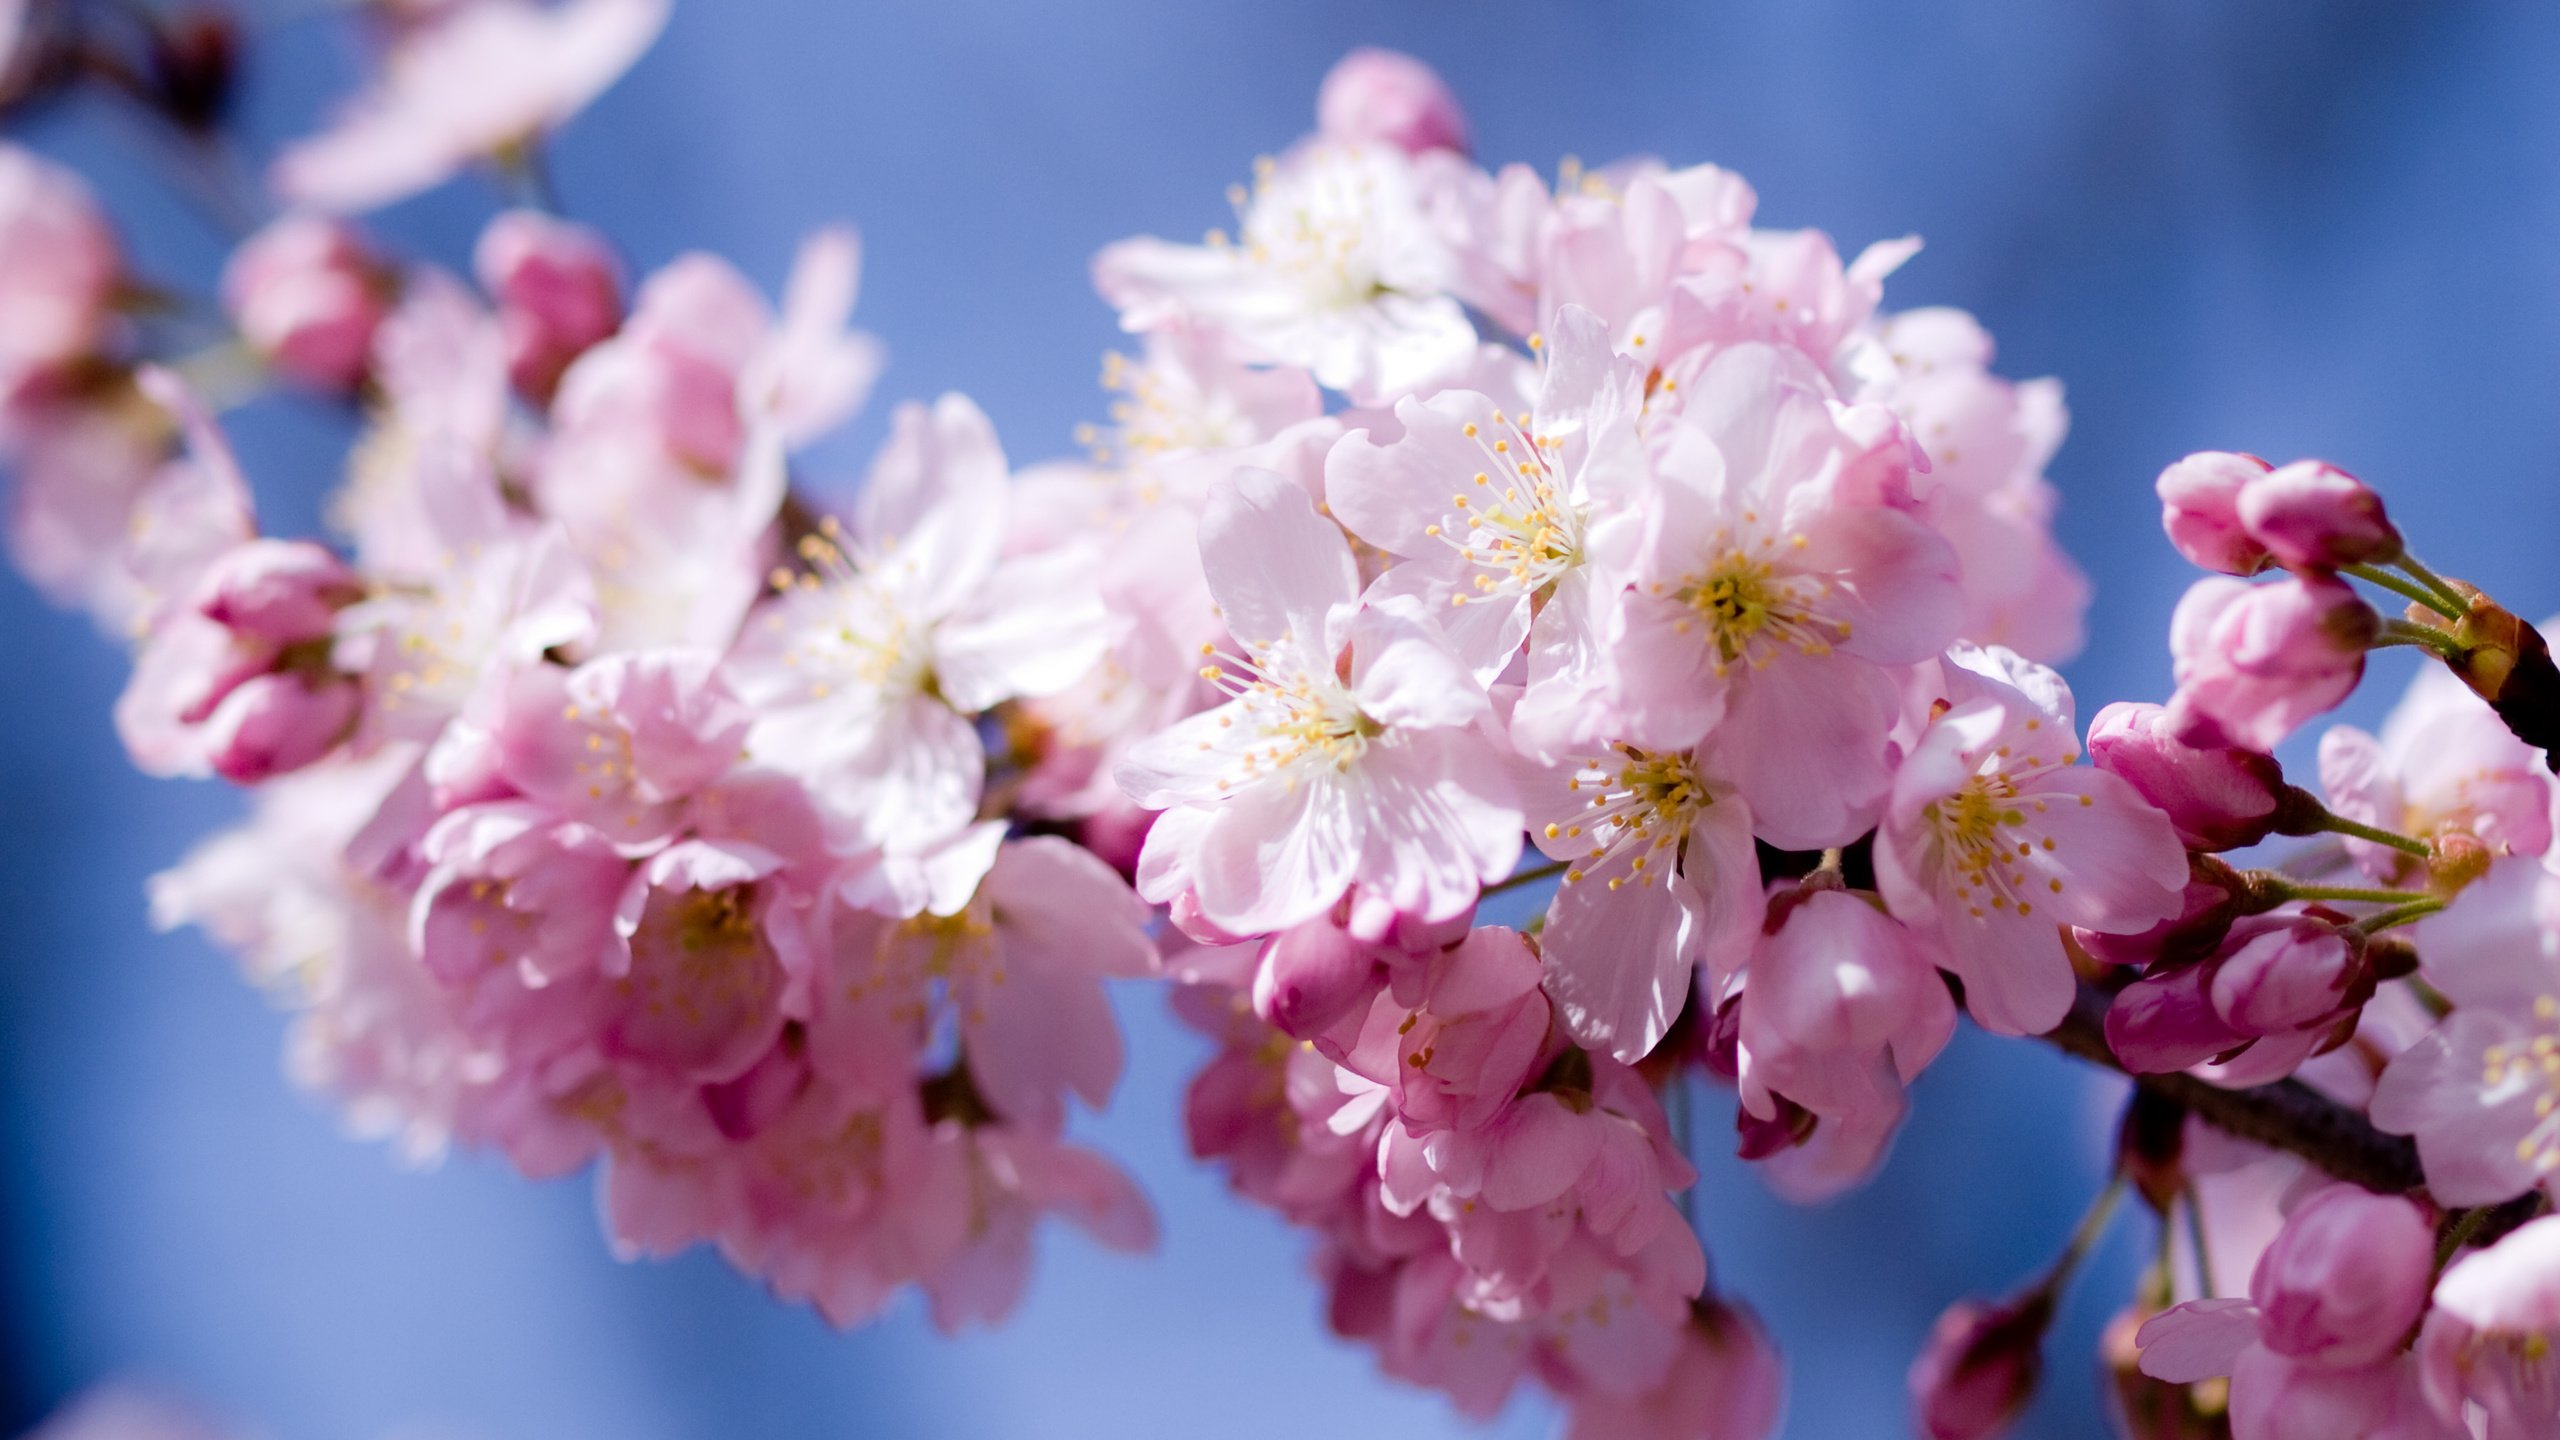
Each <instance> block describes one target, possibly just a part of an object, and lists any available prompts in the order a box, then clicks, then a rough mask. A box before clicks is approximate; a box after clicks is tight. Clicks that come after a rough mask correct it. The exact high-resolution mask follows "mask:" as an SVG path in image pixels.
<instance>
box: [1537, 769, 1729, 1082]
mask: <svg viewBox="0 0 2560 1440" xmlns="http://www.w3.org/2000/svg"><path fill="white" fill-rule="evenodd" d="M1522 788H1523V796H1524V799H1525V801H1526V803H1527V806H1528V810H1529V823H1530V824H1531V826H1532V827H1534V829H1533V835H1534V838H1535V842H1536V844H1537V846H1538V848H1539V849H1540V850H1542V851H1544V852H1546V854H1548V855H1549V856H1551V857H1553V858H1554V859H1557V860H1561V861H1564V862H1566V865H1567V869H1566V870H1565V876H1564V881H1563V883H1562V884H1561V885H1559V886H1558V887H1557V889H1556V893H1555V898H1554V899H1553V900H1552V901H1550V902H1549V903H1548V906H1547V925H1546V929H1545V930H1543V931H1541V932H1540V934H1539V937H1538V940H1539V945H1540V946H1541V948H1542V949H1543V950H1544V951H1545V953H1546V965H1547V993H1548V995H1549V996H1551V997H1552V998H1553V999H1554V1000H1555V1002H1556V1008H1557V1011H1558V1012H1559V1013H1560V1014H1561V1015H1562V1016H1563V1018H1564V1022H1565V1027H1566V1028H1567V1029H1568V1030H1570V1031H1572V1032H1573V1035H1574V1038H1575V1039H1577V1040H1579V1041H1581V1042H1582V1043H1583V1044H1585V1045H1588V1046H1591V1047H1593V1048H1595V1049H1597V1048H1606V1049H1608V1050H1609V1051H1610V1053H1612V1054H1614V1055H1616V1056H1617V1057H1618V1058H1619V1059H1620V1060H1624V1061H1626V1062H1628V1063H1630V1064H1632V1063H1634V1062H1635V1061H1637V1060H1640V1059H1642V1058H1644V1056H1646V1055H1647V1054H1649V1053H1651V1052H1652V1050H1653V1048H1654V1046H1656V1045H1658V1044H1660V1043H1661V1042H1662V1037H1663V1036H1664V1035H1665V1034H1666V1033H1668V1032H1669V1030H1670V1028H1671V1022H1672V1021H1674V1020H1676V1019H1678V1018H1679V1016H1680V1010H1681V1007H1682V1006H1683V1005H1684V1004H1685V1003H1687V1000H1688V996H1689V992H1690V990H1691V989H1692V988H1693V986H1692V984H1691V977H1692V976H1693V975H1697V976H1699V977H1700V986H1701V987H1703V989H1704V992H1705V994H1706V997H1707V1002H1708V1003H1709V1004H1715V1003H1718V1002H1720V1001H1721V1000H1722V999H1723V997H1724V995H1725V993H1726V991H1727V990H1728V988H1729V985H1730V982H1731V980H1732V978H1733V975H1734V972H1735V971H1737V970H1738V969H1740V968H1741V966H1742V963H1743V962H1744V960H1745V959H1747V958H1748V957H1749V955H1750V952H1751V945H1752V932H1753V931H1754V930H1756V929H1757V928H1758V927H1759V922H1760V919H1761V916H1762V914H1763V909H1764V907H1763V904H1762V896H1761V891H1760V862H1759V857H1758V855H1757V854H1756V853H1755V852H1754V850H1753V848H1752V844H1751V811H1750V809H1749V808H1748V807H1747V806H1746V805H1745V804H1744V803H1743V800H1742V797H1741V796H1739V795H1737V794H1735V793H1734V792H1733V788H1732V787H1731V786H1729V785H1727V784H1726V783H1724V782H1723V781H1721V780H1713V779H1710V778H1708V777H1707V775H1706V774H1705V773H1704V772H1703V771H1702V770H1701V768H1700V765H1699V762H1698V761H1697V759H1696V758H1695V757H1694V756H1690V755H1685V754H1678V753H1673V754H1655V753H1653V752H1651V751H1646V750H1638V749H1636V748H1635V747H1634V746H1620V747H1618V748H1616V749H1614V750H1611V751H1608V752H1606V753H1603V754H1599V755H1594V756H1591V757H1589V758H1588V759H1577V760H1571V761H1568V762H1566V763H1565V764H1564V765H1562V766H1559V767H1556V768H1555V769H1552V770H1548V771H1545V772H1544V773H1542V774H1539V775H1536V776H1535V777H1534V778H1530V779H1527V780H1524V782H1523V787H1522Z"/></svg>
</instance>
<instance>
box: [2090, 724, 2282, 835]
mask: <svg viewBox="0 0 2560 1440" xmlns="http://www.w3.org/2000/svg"><path fill="white" fill-rule="evenodd" d="M2089 762H2090V763H2091V764H2093V765H2095V766H2097V767H2098V768H2099V769H2101V770H2104V771H2106V772H2107V773H2108V774H2110V775H2114V776H2117V777H2119V778H2121V779H2123V780H2124V781H2125V782H2126V783H2127V784H2129V785H2131V786H2132V787H2133V788H2134V789H2135V791H2137V792H2138V793H2140V794H2141V796H2142V798H2143V799H2145V800H2147V801H2149V802H2151V803H2152V804H2153V805H2154V806H2157V807H2158V808H2159V809H2160V810H2161V811H2162V812H2163V813H2165V814H2167V815H2168V817H2169V823H2170V824H2171V825H2174V826H2176V827H2177V831H2178V838H2179V839H2180V840H2182V841H2184V842H2185V843H2186V844H2187V846H2188V847H2189V848H2191V849H2196V850H2238V849H2241V848H2242V847H2244V846H2249V845H2255V844H2257V843H2258V842H2259V841H2261V840H2264V839H2265V838H2267V836H2269V835H2271V834H2273V833H2274V832H2275V827H2276V825H2277V823H2278V822H2279V820H2280V818H2281V817H2280V816H2279V814H2278V811H2279V809H2280V808H2281V807H2282V806H2283V804H2284V803H2285V797H2286V793H2287V790H2288V788H2289V787H2287V786H2286V785H2285V783H2284V767H2282V766H2280V765H2278V764H2277V763H2276V762H2275V757H2273V756H2271V755H2266V754H2262V753H2260V752H2258V751H2255V750H2243V749H2237V748H2234V747H2230V746H2217V747H2214V748H2211V749H2198V748H2197V747H2195V746H2193V745H2188V744H2185V743H2183V742H2181V741H2180V740H2179V739H2178V738H2177V737H2176V736H2175V735H2173V734H2172V733H2170V722H2169V712H2168V710H2167V708H2166V707H2163V706H2159V705H2149V704H2141V703H2137V702H2130V701H2123V700H2119V701H2117V702H2116V703H2114V704H2112V705H2109V706H2108V707H2107V708H2105V709H2104V710H2101V711H2099V712H2098V715H2097V718H2096V719H2094V720H2092V721H2090V722H2089Z"/></svg>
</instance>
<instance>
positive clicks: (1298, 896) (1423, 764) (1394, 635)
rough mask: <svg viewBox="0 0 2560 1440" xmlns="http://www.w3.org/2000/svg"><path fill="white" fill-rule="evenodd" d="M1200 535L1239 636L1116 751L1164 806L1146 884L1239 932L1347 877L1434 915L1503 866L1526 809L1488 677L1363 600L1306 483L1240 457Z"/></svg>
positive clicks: (1267, 924) (1153, 892)
mask: <svg viewBox="0 0 2560 1440" xmlns="http://www.w3.org/2000/svg"><path fill="white" fill-rule="evenodd" d="M1200 549H1201V554H1202V557H1203V559H1204V561H1205V562H1206V563H1207V565H1208V570H1209V577H1210V586H1211V588H1212V589H1213V590H1214V591H1215V593H1216V595H1217V597H1218V603H1219V606H1220V608H1221V610H1222V611H1223V612H1224V614H1225V617H1226V623H1227V625H1228V628H1229V629H1230V631H1231V632H1233V634H1234V635H1235V638H1236V640H1237V641H1238V643H1239V644H1240V645H1241V646H1242V648H1243V650H1244V654H1243V655H1241V656H1235V657H1229V658H1228V659H1227V660H1226V661H1224V662H1223V663H1221V664H1218V665H1212V666H1210V667H1208V670H1209V671H1210V672H1212V675H1211V678H1213V679H1219V680H1221V681H1222V682H1223V683H1224V684H1225V686H1226V688H1227V689H1228V690H1229V693H1231V694H1232V695H1233V696H1234V697H1235V698H1234V699H1232V700H1229V701H1228V702H1227V703H1226V704H1224V705H1221V706H1219V707H1217V708H1216V709H1214V710H1210V711H1207V712H1204V713H1203V714H1200V715H1197V716H1194V717H1192V718H1191V719H1188V720H1185V721H1183V722H1182V723H1181V724H1179V725H1177V726H1175V727H1174V728H1172V729H1171V730H1168V731H1166V732H1165V733H1164V734H1162V735H1161V736H1158V737H1157V738H1156V739H1154V740H1151V741H1149V742H1147V743H1146V744H1144V745H1141V746H1140V747H1138V748H1137V749H1135V750H1133V751H1131V752H1130V754H1129V755H1128V757H1127V758H1126V759H1124V760H1122V761H1121V763H1120V766H1119V770H1118V774H1119V779H1120V783H1121V785H1122V786H1123V787H1124V788H1126V789H1127V790H1128V792H1129V794H1130V797H1131V798H1132V799H1134V800H1136V801H1137V802H1138V803H1139V804H1141V805H1144V806H1147V807H1148V808H1150V809H1167V810H1168V812H1169V813H1167V814H1166V815H1165V816H1164V817H1162V818H1161V819H1159V820H1158V821H1157V822H1156V826H1155V828H1154V829H1153V830H1151V831H1150V832H1148V835H1147V846H1146V854H1145V858H1143V859H1142V860H1141V862H1140V891H1141V893H1143V894H1146V895H1147V896H1148V898H1150V899H1153V900H1157V901H1160V902H1161V901H1164V900H1170V899H1171V898H1172V897H1173V895H1174V894H1176V893H1178V892H1179V891H1181V890H1184V889H1190V890H1193V891H1194V892H1195V893H1196V894H1197V896H1198V900H1199V905H1200V910H1201V913H1202V914H1203V915H1204V916H1206V917H1207V918H1208V919H1209V920H1210V921H1212V922H1214V923H1215V924H1217V925H1219V926H1221V927H1223V928H1225V929H1227V930H1229V931H1231V932H1233V933H1237V934H1251V933H1258V932H1265V931H1271V930H1279V929H1285V928H1287V927H1288V926H1290V925H1294V924H1296V923H1298V922H1299V921H1302V920H1305V919H1308V918H1311V917H1313V916H1315V915H1318V914H1321V913H1322V912H1324V911H1325V910H1327V909H1329V908H1331V907H1332V905H1333V903H1334V902H1335V901H1336V900H1338V899H1340V898H1341V897H1342V895H1343V893H1344V891H1345V890H1347V889H1348V888H1349V887H1350V884H1351V882H1352V880H1353V879H1354V878H1355V876H1356V877H1357V878H1359V879H1360V880H1361V881H1362V883H1363V884H1365V885H1367V886H1368V887H1370V888H1371V889H1372V890H1374V891H1375V892H1376V893H1377V894H1378V895H1379V896H1380V897H1381V898H1382V899H1384V900H1385V901H1386V902H1387V903H1389V904H1391V905H1393V906H1394V907H1395V908H1396V909H1398V910H1401V911H1408V912H1411V913H1413V914H1415V915H1418V916H1420V917H1421V918H1422V919H1424V920H1442V919H1446V918H1448V917H1450V916H1452V915H1455V914H1457V913H1459V912H1460V911H1462V910H1463V909H1465V908H1466V907H1467V906H1469V905H1471V904H1473V903H1474V901H1475V897H1476V892H1477V890H1478V889H1479V888H1480V887H1481V886H1484V885H1486V884H1490V883H1492V882H1493V881H1495V880H1499V879H1501V878H1502V877H1503V876H1505V875H1507V874H1509V873H1510V870H1511V867H1512V864H1513V862H1514V861H1516V860H1517V859H1518V857H1519V853H1520V844H1521V834H1520V829H1521V820H1520V812H1519V810H1518V809H1517V808H1516V804H1515V802H1514V800H1513V798H1512V793H1511V785H1510V782H1509V777H1508V776H1507V775H1506V774H1505V773H1504V772H1503V769H1502V766H1501V763H1500V761H1499V759H1498V757H1497V755H1496V752H1495V751H1494V749H1493V747H1492V744H1491V742H1490V741H1488V740H1487V739H1486V738H1484V736H1483V734H1482V730H1481V727H1482V726H1484V725H1485V724H1486V722H1487V721H1489V719H1490V718H1491V711H1490V707H1489V705H1488V703H1487V702H1486V700H1485V697H1484V693H1483V691H1482V690H1481V689H1480V688H1479V687H1478V686H1477V685H1476V683H1475V682H1474V680H1473V679H1472V678H1471V677H1470V676H1469V675H1468V674H1467V672H1466V671H1465V670H1464V669H1463V668H1462V667H1461V666H1460V665H1459V663H1458V661H1457V660H1456V659H1455V657H1453V656H1451V655H1450V654H1449V652H1448V651H1447V650H1446V649H1444V648H1443V647H1442V644H1441V641H1440V638H1439V635H1438V633H1437V632H1436V631H1434V630H1433V629H1431V628H1430V627H1429V626H1428V625H1427V624H1426V623H1425V622H1424V621H1422V620H1421V619H1419V618H1417V617H1416V616H1415V615H1413V614H1411V613H1409V612H1406V611H1402V610H1390V609H1383V608H1369V609H1363V608H1361V607H1360V606H1359V605H1358V598H1359V577H1358V573H1357V571H1356V570H1355V568H1354V566H1353V562H1352V557H1351V547H1350V545H1349V544H1348V543H1347V542H1346V541H1345V540H1344V539H1343V538H1342V533H1341V531H1340V530H1339V529H1337V528H1336V527H1335V526H1334V524H1333V522H1331V521H1329V520H1326V519H1325V518H1323V517H1322V516H1320V515H1318V514H1317V513H1316V510H1315V505H1314V502H1313V501H1311V500H1310V499H1309V498H1308V496H1307V494H1306V492H1305V491H1304V490H1301V489H1299V488H1297V487H1296V486H1294V485H1291V484H1290V483H1288V482H1287V481H1285V480H1283V479H1281V478H1280V477H1278V476H1276V475H1273V474H1271V473H1269V472H1267V471H1251V470H1248V471H1243V472H1240V473H1239V474H1238V475H1237V477H1236V478H1235V479H1234V480H1233V481H1231V482H1230V483H1229V484H1227V485H1226V486H1223V487H1221V488H1220V490H1219V491H1218V492H1217V493H1216V494H1215V495H1213V496H1212V497H1211V500H1210V503H1209V509H1208V512H1207V514H1206V516H1205V517H1204V518H1203V519H1202V521H1201V531H1200ZM1346 650H1347V651H1348V668H1347V669H1342V668H1338V665H1337V661H1338V659H1339V658H1340V657H1342V656H1343V655H1344V653H1345V651H1346Z"/></svg>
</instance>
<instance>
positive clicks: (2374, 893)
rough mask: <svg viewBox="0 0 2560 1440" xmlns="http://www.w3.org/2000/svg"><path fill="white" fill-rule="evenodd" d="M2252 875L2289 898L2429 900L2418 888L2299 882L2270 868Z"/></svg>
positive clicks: (2391, 902) (2378, 902)
mask: <svg viewBox="0 0 2560 1440" xmlns="http://www.w3.org/2000/svg"><path fill="white" fill-rule="evenodd" d="M2249 878H2250V879H2252V880H2255V881H2257V882H2258V883H2259V884H2261V885H2264V886H2265V887H2266V888H2267V889H2268V890H2270V891H2272V892H2273V893H2275V894H2277V895H2279V896H2282V897H2283V898H2285V899H2287V900H2343V901H2347V902H2348V903H2350V904H2358V905H2406V904H2408V903H2410V902H2411V901H2413V900H2425V899H2428V898H2430V897H2428V896H2427V895H2426V894H2425V893H2424V892H2421V891H2417V890H2366V889H2362V888H2360V887H2357V886H2353V885H2297V884H2295V883H2294V882H2292V881H2290V880H2287V879H2286V878H2284V877H2283V876H2281V875H2278V874H2276V873H2274V872H2273V871H2269V870H2252V871H2250V872H2249Z"/></svg>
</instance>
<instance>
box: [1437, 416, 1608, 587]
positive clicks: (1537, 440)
mask: <svg viewBox="0 0 2560 1440" xmlns="http://www.w3.org/2000/svg"><path fill="white" fill-rule="evenodd" d="M1529 419H1530V417H1528V416H1526V415H1509V416H1506V415H1504V414H1503V413H1502V412H1501V411H1500V410H1496V411H1494V412H1493V422H1492V423H1493V428H1494V430H1495V431H1496V432H1497V433H1495V434H1494V435H1491V436H1488V435H1487V434H1486V433H1485V431H1484V429H1483V427H1480V426H1478V425H1476V424H1474V423H1472V422H1470V423H1469V424H1468V425H1467V427H1466V430H1465V434H1466V436H1467V438H1468V439H1470V440H1473V441H1475V442H1476V447H1477V448H1478V449H1479V450H1481V451H1483V452H1484V456H1485V459H1486V461H1487V462H1488V463H1487V465H1486V467H1485V468H1484V469H1482V470H1479V471H1477V472H1475V474H1474V475H1473V476H1472V477H1470V479H1469V481H1468V484H1467V486H1466V488H1464V489H1461V490H1460V491H1459V492H1458V493H1456V494H1454V495H1452V496H1450V497H1449V505H1450V508H1452V509H1454V510H1456V511H1457V512H1458V514H1459V515H1460V516H1462V517H1464V519H1465V522H1466V531H1465V533H1464V534H1463V535H1453V534H1451V533H1449V530H1448V527H1443V526H1439V525H1433V526H1431V527H1429V531H1428V533H1429V534H1431V535H1432V536H1434V537H1436V538H1438V539H1440V540H1442V541H1444V542H1446V543H1447V544H1448V545H1449V546H1450V548H1452V549H1454V550H1456V551H1457V552H1458V554H1459V555H1460V556H1461V557H1462V558H1464V559H1465V560H1466V561H1467V563H1469V564H1471V565H1474V566H1476V567H1478V569H1477V573H1476V576H1475V580H1474V585H1475V589H1476V594H1475V595H1474V596H1468V595H1466V594H1458V595H1453V596H1451V597H1450V602H1449V603H1451V604H1452V605H1463V604H1465V603H1467V601H1468V600H1469V599H1471V598H1488V599H1489V598H1491V597H1493V596H1497V595H1531V594H1535V593H1537V592H1538V591H1539V590H1542V589H1544V588H1546V587H1547V586H1548V585H1550V584H1553V583H1554V582H1555V580H1556V579H1557V577H1559V576H1561V575H1563V574H1564V573H1565V572H1567V571H1569V570H1571V569H1573V568H1574V567H1575V566H1578V565H1580V564H1581V563H1582V531H1583V521H1584V516H1585V513H1586V507H1584V506H1580V505H1576V504H1574V503H1573V500H1572V498H1571V496H1570V495H1569V494H1568V493H1567V485H1566V482H1565V479H1564V477H1563V476H1562V475H1560V474H1558V473H1557V471H1556V468H1555V458H1554V456H1555V451H1556V450H1557V449H1558V448H1560V447H1561V446H1562V445H1563V443H1564V442H1563V441H1562V440H1561V439H1560V438H1559V437H1556V436H1553V435H1546V436H1541V435H1538V434H1535V433H1534V432H1533V431H1532V430H1531V429H1530V428H1529ZM1496 476H1500V477H1501V478H1500V479H1499V480H1498V481H1497V480H1496V479H1495V477H1496Z"/></svg>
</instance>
